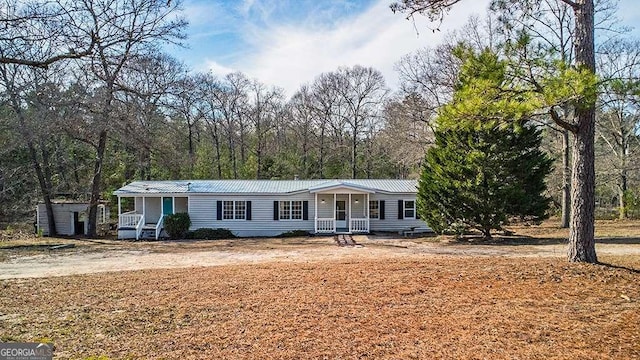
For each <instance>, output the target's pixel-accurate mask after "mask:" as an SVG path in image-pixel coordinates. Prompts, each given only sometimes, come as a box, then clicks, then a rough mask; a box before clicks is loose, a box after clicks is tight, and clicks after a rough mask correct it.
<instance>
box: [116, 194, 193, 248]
mask: <svg viewBox="0 0 640 360" xmlns="http://www.w3.org/2000/svg"><path fill="white" fill-rule="evenodd" d="M123 210H124V212H123ZM182 212H189V198H188V197H186V196H118V238H119V239H134V238H135V239H136V240H139V239H140V238H143V237H145V238H155V239H156V240H157V239H159V238H160V236H161V234H162V231H163V229H164V218H165V216H167V215H171V214H175V213H182Z"/></svg>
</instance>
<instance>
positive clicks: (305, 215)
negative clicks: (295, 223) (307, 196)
mask: <svg viewBox="0 0 640 360" xmlns="http://www.w3.org/2000/svg"><path fill="white" fill-rule="evenodd" d="M302 220H309V202H308V201H303V202H302Z"/></svg>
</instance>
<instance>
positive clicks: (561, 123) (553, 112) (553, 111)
mask: <svg viewBox="0 0 640 360" xmlns="http://www.w3.org/2000/svg"><path fill="white" fill-rule="evenodd" d="M549 115H551V119H553V122H555V123H556V124H558V126H560V127H561V128H563V129H565V130H568V131H570V132H572V133H574V134H575V133H577V132H578V125H576V124H572V123H569V122H567V121H564V120H563V119H562V117H561V116H560V115H558V113H557V112H556V108H555V106H551V108H549Z"/></svg>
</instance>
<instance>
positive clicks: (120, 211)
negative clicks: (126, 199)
mask: <svg viewBox="0 0 640 360" xmlns="http://www.w3.org/2000/svg"><path fill="white" fill-rule="evenodd" d="M134 200H135V199H134ZM134 207H135V206H134ZM104 212H105V213H106V212H107V210H106V209H105V211H104ZM120 214H122V206H121V204H120V195H118V226H120Z"/></svg>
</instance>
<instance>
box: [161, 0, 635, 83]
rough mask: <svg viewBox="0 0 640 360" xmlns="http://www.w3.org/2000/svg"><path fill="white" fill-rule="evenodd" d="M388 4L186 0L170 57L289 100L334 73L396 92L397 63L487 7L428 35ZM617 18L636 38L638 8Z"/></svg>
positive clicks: (476, 5)
mask: <svg viewBox="0 0 640 360" xmlns="http://www.w3.org/2000/svg"><path fill="white" fill-rule="evenodd" d="M390 2H391V1H390V0H315V1H314V0H184V3H183V7H184V13H183V14H184V15H185V17H186V18H187V20H188V21H189V29H188V35H189V38H188V40H187V42H186V43H187V45H188V48H187V49H182V48H171V49H170V51H171V53H172V54H173V55H174V56H176V57H177V58H179V59H180V60H182V61H184V62H185V63H186V64H187V65H188V66H189V67H190V68H191V69H193V70H198V71H209V70H210V71H212V72H214V73H215V74H218V75H221V76H222V75H224V74H226V73H228V72H230V71H242V72H244V73H246V74H247V75H248V76H250V77H252V78H257V79H259V80H260V81H262V82H264V83H266V84H268V85H275V86H279V87H282V88H284V89H285V91H286V93H287V95H292V94H293V93H294V92H295V90H296V89H297V88H298V87H299V86H300V85H301V84H303V83H306V82H311V81H312V80H313V79H314V78H315V77H316V76H317V75H319V74H320V73H322V72H326V71H332V70H335V69H336V68H337V67H338V66H352V65H356V64H360V65H364V66H372V67H375V68H377V69H379V70H380V71H382V73H383V75H384V76H385V79H386V80H387V84H388V85H389V86H390V87H391V88H392V89H395V88H396V86H397V75H396V73H395V71H394V70H393V66H394V64H395V62H397V61H398V60H399V59H400V58H401V57H402V56H403V55H405V54H407V53H410V52H412V51H414V50H417V49H420V48H422V47H425V46H434V45H437V44H438V43H439V42H441V41H442V37H443V36H444V35H445V34H446V32H447V31H448V30H453V29H456V28H459V27H461V26H462V25H463V24H464V23H466V21H467V19H468V17H469V16H471V15H474V14H476V15H483V14H484V13H485V9H486V8H487V6H488V3H489V0H473V1H466V2H462V3H461V4H459V5H458V6H456V7H454V9H453V10H452V11H451V13H450V14H449V15H448V16H447V17H446V18H445V20H444V22H443V24H442V25H441V26H440V29H441V31H440V32H432V31H431V30H429V29H430V27H433V25H432V24H429V23H428V21H427V20H426V19H424V18H418V19H417V22H416V27H415V28H414V26H413V24H412V23H411V22H409V21H407V20H405V19H404V17H403V16H401V15H394V14H393V13H392V12H391V11H390V10H389V3H390ZM619 17H620V18H621V20H622V22H623V23H624V24H625V25H628V26H634V27H636V29H635V30H634V35H635V36H638V37H640V31H639V29H637V27H638V26H640V2H638V0H621V1H620V12H619ZM416 30H417V32H418V33H417V32H416Z"/></svg>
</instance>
